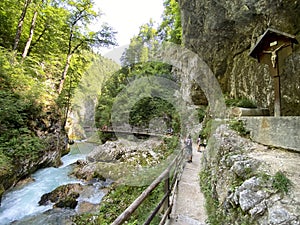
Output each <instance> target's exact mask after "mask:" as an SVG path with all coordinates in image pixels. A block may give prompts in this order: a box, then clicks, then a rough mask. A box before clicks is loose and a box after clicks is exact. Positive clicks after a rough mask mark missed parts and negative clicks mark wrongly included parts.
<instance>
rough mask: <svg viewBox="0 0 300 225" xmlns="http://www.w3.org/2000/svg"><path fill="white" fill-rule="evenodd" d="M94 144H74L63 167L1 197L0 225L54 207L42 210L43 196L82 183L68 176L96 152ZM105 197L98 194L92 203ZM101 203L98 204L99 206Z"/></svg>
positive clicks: (40, 172) (37, 174)
mask: <svg viewBox="0 0 300 225" xmlns="http://www.w3.org/2000/svg"><path fill="white" fill-rule="evenodd" d="M93 147H94V146H93V144H91V143H84V142H82V143H75V144H74V145H72V146H71V151H70V153H69V154H68V155H65V156H63V157H62V162H63V165H62V166H60V167H58V168H54V167H49V168H44V169H40V170H38V171H36V172H35V173H34V174H32V176H31V177H32V178H33V180H34V181H32V182H29V183H27V184H25V185H23V186H21V187H15V188H13V189H11V190H10V191H8V192H6V193H5V194H4V195H3V197H2V203H1V207H0V225H6V224H9V223H10V222H12V221H15V220H20V219H22V218H24V217H26V216H33V215H37V214H39V213H42V212H45V211H46V210H48V209H51V208H52V205H47V206H39V205H38V202H39V201H40V198H41V196H42V195H43V194H45V193H48V192H51V191H52V190H54V189H55V188H57V187H58V186H60V185H64V184H68V183H81V181H79V180H78V179H76V178H75V177H70V176H68V174H69V173H70V172H71V170H72V166H71V164H73V163H74V162H76V161H77V160H78V159H85V156H86V154H87V153H89V152H90V151H91V150H92V149H93ZM101 196H102V197H103V193H99V190H98V193H95V194H94V195H93V196H92V197H90V199H85V200H89V201H90V202H91V203H97V202H98V201H99V199H101V198H102V197H101ZM98 203H99V202H98Z"/></svg>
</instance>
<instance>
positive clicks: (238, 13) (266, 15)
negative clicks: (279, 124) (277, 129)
mask: <svg viewBox="0 0 300 225" xmlns="http://www.w3.org/2000/svg"><path fill="white" fill-rule="evenodd" d="M179 4H180V8H181V15H182V27H183V42H184V46H185V47H186V48H188V49H190V50H192V51H194V52H196V53H197V54H198V55H199V56H200V57H202V58H203V60H204V61H205V62H206V63H207V64H208V65H209V67H210V68H211V70H212V71H213V73H214V74H215V76H216V77H217V78H218V80H219V82H220V85H221V87H222V90H223V92H224V93H226V94H228V95H230V96H231V97H234V98H241V97H246V98H248V99H252V100H254V101H256V102H257V104H258V106H260V107H267V108H269V109H270V112H271V114H272V111H273V105H274V103H273V102H274V93H273V92H274V90H273V80H272V78H271V76H270V75H269V69H268V67H267V66H265V65H262V64H259V63H258V62H257V61H256V60H255V59H253V58H251V57H250V56H249V53H250V48H251V46H253V45H254V44H255V43H256V41H257V39H258V37H259V36H260V35H262V34H263V33H264V31H265V30H266V29H267V28H268V27H272V28H275V29H277V30H280V31H283V32H287V33H290V34H293V35H296V38H297V39H298V40H299V36H300V16H299V15H300V2H299V1H290V0H272V1H269V0H256V1H253V0H244V1H237V0H179ZM299 60H300V46H299V45H295V47H294V52H293V54H292V55H291V56H289V57H288V58H287V59H286V63H285V68H284V72H283V74H282V76H281V82H282V83H281V85H282V86H281V87H282V88H281V91H282V114H283V115H292V116H295V115H300V107H299V104H300V63H299ZM193 98H195V96H193ZM198 98H199V99H201V98H203V97H201V96H199V97H198ZM194 102H195V101H194ZM196 103H197V101H196Z"/></svg>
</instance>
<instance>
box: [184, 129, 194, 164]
mask: <svg viewBox="0 0 300 225" xmlns="http://www.w3.org/2000/svg"><path fill="white" fill-rule="evenodd" d="M184 143H185V150H186V154H187V158H188V161H187V162H188V163H191V162H192V158H193V147H192V137H191V135H190V134H189V135H188V137H187V138H186V139H185V141H184Z"/></svg>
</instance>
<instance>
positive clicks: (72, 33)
mask: <svg viewBox="0 0 300 225" xmlns="http://www.w3.org/2000/svg"><path fill="white" fill-rule="evenodd" d="M69 6H70V11H71V14H70V18H69V21H68V25H69V30H68V35H69V37H68V50H67V56H66V61H65V66H64V69H63V72H62V76H61V79H60V83H59V87H58V93H61V91H62V89H63V86H64V82H65V79H66V76H67V73H68V70H69V67H70V62H71V59H72V56H73V54H74V53H76V52H77V51H78V50H79V49H91V48H92V47H94V46H96V47H99V46H108V45H115V44H116V43H115V39H114V34H115V32H114V31H113V30H112V28H111V27H109V26H108V25H103V26H102V27H101V29H100V30H99V31H96V32H93V31H89V29H88V25H91V23H92V22H93V21H94V20H95V19H97V18H98V17H99V15H98V14H97V13H96V12H95V11H94V10H93V2H92V1H91V0H79V1H77V2H74V1H69Z"/></svg>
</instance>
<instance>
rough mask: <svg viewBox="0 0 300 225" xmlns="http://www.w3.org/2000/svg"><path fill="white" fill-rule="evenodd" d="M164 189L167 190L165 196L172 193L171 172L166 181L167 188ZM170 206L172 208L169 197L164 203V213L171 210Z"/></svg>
mask: <svg viewBox="0 0 300 225" xmlns="http://www.w3.org/2000/svg"><path fill="white" fill-rule="evenodd" d="M164 189H165V194H166V193H169V192H170V171H169V173H168V174H167V177H166V180H165V187H164ZM169 206H170V198H169V196H168V197H167V198H166V201H165V203H164V206H163V211H166V210H167V209H168V208H169ZM168 217H169V216H168Z"/></svg>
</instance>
